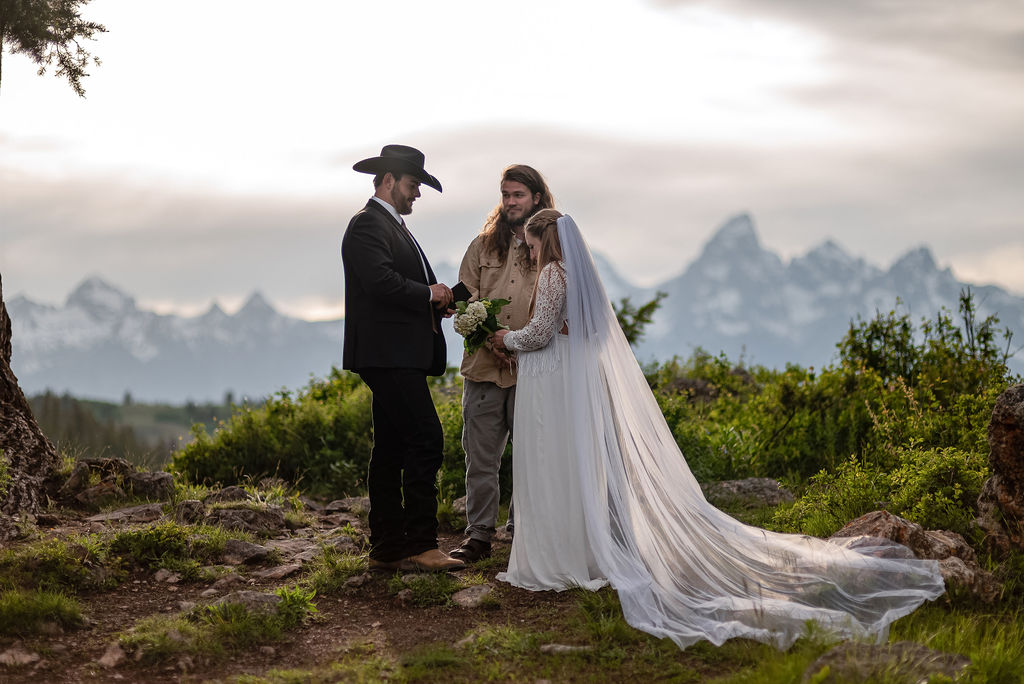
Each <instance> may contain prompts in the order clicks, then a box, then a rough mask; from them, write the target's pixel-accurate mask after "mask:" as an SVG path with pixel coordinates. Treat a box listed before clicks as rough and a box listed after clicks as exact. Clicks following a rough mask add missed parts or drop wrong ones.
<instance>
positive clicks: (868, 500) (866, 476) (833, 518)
mask: <svg viewBox="0 0 1024 684" xmlns="http://www.w3.org/2000/svg"><path fill="white" fill-rule="evenodd" d="M888 494H889V477H888V475H887V474H886V473H884V472H881V471H879V470H878V469H876V468H874V467H872V466H870V465H866V464H864V463H862V462H860V461H859V460H857V459H856V458H853V457H851V458H850V459H849V460H847V461H845V462H844V463H842V464H840V466H839V468H837V469H836V471H835V472H834V473H831V472H828V471H825V470H822V471H821V472H819V473H818V474H817V475H815V476H814V477H812V478H811V481H810V484H809V486H808V487H807V491H806V492H805V493H804V496H803V497H801V498H800V499H798V500H797V501H796V503H794V504H793V505H792V506H789V507H786V508H781V509H779V510H778V511H777V512H776V513H775V516H774V518H773V524H774V525H775V526H776V527H777V528H778V529H781V530H783V531H786V532H799V533H802V534H810V535H814V536H817V537H827V536H829V535H831V534H833V533H834V532H836V531H837V530H839V528H841V527H842V526H843V525H845V524H846V523H847V522H849V521H850V520H853V519H854V518H858V517H860V516H862V515H864V514H865V513H870V512H871V511H874V510H877V509H878V508H880V507H884V506H885V498H886V496H888Z"/></svg>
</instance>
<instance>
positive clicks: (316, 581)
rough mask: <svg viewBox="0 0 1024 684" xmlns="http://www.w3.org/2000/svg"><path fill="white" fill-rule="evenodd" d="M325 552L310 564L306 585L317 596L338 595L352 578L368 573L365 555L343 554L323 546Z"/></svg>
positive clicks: (331, 547)
mask: <svg viewBox="0 0 1024 684" xmlns="http://www.w3.org/2000/svg"><path fill="white" fill-rule="evenodd" d="M322 548H323V552H322V553H321V554H320V555H319V556H317V557H316V558H315V559H314V560H313V562H312V563H311V564H310V570H309V574H308V575H307V576H306V579H305V584H306V585H307V586H309V587H310V589H312V590H313V591H315V592H316V593H317V594H319V595H321V596H323V595H325V594H336V593H338V592H340V591H341V590H342V589H343V588H344V586H345V582H347V581H348V580H349V578H351V577H355V576H356V575H361V574H362V573H364V572H366V570H367V567H368V563H367V560H366V556H365V555H363V554H358V555H357V554H350V553H342V552H341V551H339V550H338V549H337V548H335V547H333V546H327V545H325V546H323V547H322Z"/></svg>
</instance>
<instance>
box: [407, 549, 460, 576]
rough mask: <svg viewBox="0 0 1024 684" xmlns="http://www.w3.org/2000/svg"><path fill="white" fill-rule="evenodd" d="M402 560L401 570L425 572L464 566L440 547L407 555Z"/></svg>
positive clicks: (444, 570) (458, 568) (445, 570)
mask: <svg viewBox="0 0 1024 684" xmlns="http://www.w3.org/2000/svg"><path fill="white" fill-rule="evenodd" d="M402 562H403V566H402V569H403V570H424V571H426V572H447V571H448V570H461V569H462V568H464V567H466V564H465V563H463V562H462V561H460V560H456V559H455V558H452V557H451V556H449V555H448V554H446V553H444V552H443V551H441V550H440V549H430V550H429V551H424V552H423V553H419V554H416V555H415V556H409V557H408V558H406V559H405V560H404V561H402Z"/></svg>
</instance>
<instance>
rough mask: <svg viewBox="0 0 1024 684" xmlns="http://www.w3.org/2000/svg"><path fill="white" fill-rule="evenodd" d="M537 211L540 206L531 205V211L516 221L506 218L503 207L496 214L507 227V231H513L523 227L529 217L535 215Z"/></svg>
mask: <svg viewBox="0 0 1024 684" xmlns="http://www.w3.org/2000/svg"><path fill="white" fill-rule="evenodd" d="M539 209H540V205H538V204H535V205H533V209H531V210H530V211H529V212H528V213H526V214H523V215H522V216H520V217H519V218H517V219H510V218H509V217H508V214H507V213H506V212H505V209H504V207H503V208H501V209H499V210H498V214H499V215H500V216H501V220H502V222H503V223H504V224H505V225H506V226H508V227H509V230H512V231H514V230H516V229H517V228H522V227H523V226H525V225H526V222H527V221H529V220H530V217H531V216H533V215H534V214H536V213H537V211H538V210H539Z"/></svg>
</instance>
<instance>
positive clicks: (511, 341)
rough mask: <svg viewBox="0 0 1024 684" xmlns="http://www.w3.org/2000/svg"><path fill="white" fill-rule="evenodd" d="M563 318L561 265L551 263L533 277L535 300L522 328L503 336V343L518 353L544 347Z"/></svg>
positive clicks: (564, 319)
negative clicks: (535, 286)
mask: <svg viewBox="0 0 1024 684" xmlns="http://www.w3.org/2000/svg"><path fill="white" fill-rule="evenodd" d="M565 321H566V311H565V267H564V265H563V264H562V262H560V261H559V262H557V263H556V262H551V263H549V264H547V265H546V266H544V268H542V269H541V271H540V275H539V276H537V302H536V304H534V307H533V317H532V318H531V319H530V322H529V323H527V324H526V327H524V328H522V329H520V330H513V331H512V332H510V333H508V334H507V335H505V339H504V342H505V346H506V347H508V348H509V349H512V350H514V351H519V352H529V351H535V350H537V349H541V348H543V347H546V346H547V345H548V343H549V342H551V338H552V337H554V336H555V334H556V333H558V331H559V330H560V329H561V327H562V325H563V324H564V323H565Z"/></svg>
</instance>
